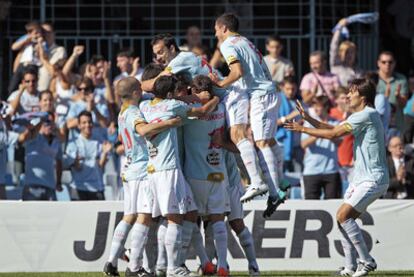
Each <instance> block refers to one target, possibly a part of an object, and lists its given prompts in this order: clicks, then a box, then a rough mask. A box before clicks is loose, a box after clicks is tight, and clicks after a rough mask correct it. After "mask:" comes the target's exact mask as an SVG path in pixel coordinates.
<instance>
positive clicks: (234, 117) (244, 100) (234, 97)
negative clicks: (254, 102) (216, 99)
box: [223, 90, 250, 127]
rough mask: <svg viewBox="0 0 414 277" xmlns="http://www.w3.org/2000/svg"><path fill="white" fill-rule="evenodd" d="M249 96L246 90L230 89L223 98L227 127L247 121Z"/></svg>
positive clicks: (246, 122)
mask: <svg viewBox="0 0 414 277" xmlns="http://www.w3.org/2000/svg"><path fill="white" fill-rule="evenodd" d="M249 101H250V100H249V96H248V95H247V93H246V92H242V91H235V90H232V91H230V92H229V94H228V95H227V96H226V97H225V98H224V100H223V102H224V104H225V106H226V123H227V126H228V127H231V126H234V125H237V124H245V125H247V124H248V123H249Z"/></svg>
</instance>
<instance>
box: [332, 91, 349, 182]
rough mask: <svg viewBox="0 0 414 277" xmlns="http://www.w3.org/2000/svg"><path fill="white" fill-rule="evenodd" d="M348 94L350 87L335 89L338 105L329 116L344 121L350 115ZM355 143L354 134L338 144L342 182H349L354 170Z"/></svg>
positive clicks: (343, 138)
mask: <svg viewBox="0 0 414 277" xmlns="http://www.w3.org/2000/svg"><path fill="white" fill-rule="evenodd" d="M347 94H348V89H346V88H344V87H338V89H337V90H336V91H335V104H336V106H335V107H333V108H332V109H331V110H330V111H329V116H330V117H332V118H333V119H335V120H336V121H338V122H342V121H344V120H345V119H347V118H348V116H349V115H350V112H349V103H348V97H347ZM353 145H354V136H353V135H352V134H349V135H346V136H344V137H342V141H341V142H340V143H339V145H338V164H339V167H340V168H339V171H340V173H341V177H342V182H348V177H349V175H350V174H351V172H352V168H353V158H354V155H353Z"/></svg>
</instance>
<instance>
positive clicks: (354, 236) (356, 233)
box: [341, 218, 373, 262]
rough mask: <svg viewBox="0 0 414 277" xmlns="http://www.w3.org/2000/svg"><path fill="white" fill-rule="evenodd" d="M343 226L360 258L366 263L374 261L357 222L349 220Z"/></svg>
mask: <svg viewBox="0 0 414 277" xmlns="http://www.w3.org/2000/svg"><path fill="white" fill-rule="evenodd" d="M341 226H342V228H343V229H344V231H345V232H346V234H347V235H348V238H349V239H350V241H351V242H352V244H353V245H354V247H355V249H356V251H357V252H358V256H359V258H360V259H361V260H362V261H365V262H367V261H372V260H373V258H372V257H371V255H370V254H369V252H368V247H367V245H366V244H365V240H364V237H363V236H362V232H361V229H359V226H358V224H357V223H356V222H355V220H354V219H353V218H348V219H347V220H346V221H345V222H343V223H341Z"/></svg>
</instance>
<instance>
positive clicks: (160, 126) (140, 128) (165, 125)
mask: <svg viewBox="0 0 414 277" xmlns="http://www.w3.org/2000/svg"><path fill="white" fill-rule="evenodd" d="M181 124H182V120H181V118H180V117H178V116H177V117H174V118H171V119H167V120H164V121H161V122H156V123H146V122H143V121H142V122H139V123H137V124H136V125H135V131H136V132H137V133H138V134H139V135H141V136H143V137H150V136H153V135H156V134H158V133H161V132H163V131H165V130H167V129H169V128H174V127H178V126H180V125H181Z"/></svg>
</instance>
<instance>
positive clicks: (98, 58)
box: [89, 55, 105, 65]
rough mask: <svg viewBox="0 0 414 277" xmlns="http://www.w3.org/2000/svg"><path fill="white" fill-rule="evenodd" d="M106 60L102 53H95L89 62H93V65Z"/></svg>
mask: <svg viewBox="0 0 414 277" xmlns="http://www.w3.org/2000/svg"><path fill="white" fill-rule="evenodd" d="M104 61H105V58H104V56H102V55H93V56H92V58H91V60H90V62H89V63H90V64H92V65H96V64H97V63H99V62H104Z"/></svg>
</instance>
